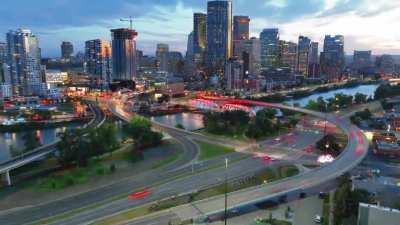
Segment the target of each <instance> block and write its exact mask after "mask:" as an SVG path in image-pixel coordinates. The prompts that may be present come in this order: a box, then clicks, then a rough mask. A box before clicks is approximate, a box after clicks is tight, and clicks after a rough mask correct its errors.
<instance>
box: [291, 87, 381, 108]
mask: <svg viewBox="0 0 400 225" xmlns="http://www.w3.org/2000/svg"><path fill="white" fill-rule="evenodd" d="M378 86H379V85H378V84H369V85H360V86H357V87H352V88H341V89H337V90H332V91H328V92H324V93H315V94H312V95H310V96H307V97H304V98H300V99H295V100H290V101H288V103H289V104H291V105H292V104H296V103H297V104H299V105H300V106H301V107H304V106H306V105H307V104H308V102H309V101H310V100H317V99H318V98H319V97H323V98H324V99H325V100H326V99H329V98H333V97H335V94H338V93H343V94H345V95H352V96H354V95H355V94H357V93H361V94H364V95H367V96H372V97H374V93H375V90H376V89H377V88H378Z"/></svg>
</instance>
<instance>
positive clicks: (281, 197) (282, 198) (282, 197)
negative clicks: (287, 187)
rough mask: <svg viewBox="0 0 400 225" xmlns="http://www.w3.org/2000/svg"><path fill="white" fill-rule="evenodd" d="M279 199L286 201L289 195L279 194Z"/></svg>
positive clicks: (282, 201)
mask: <svg viewBox="0 0 400 225" xmlns="http://www.w3.org/2000/svg"><path fill="white" fill-rule="evenodd" d="M278 201H279V202H280V203H285V202H287V195H281V196H279V199H278Z"/></svg>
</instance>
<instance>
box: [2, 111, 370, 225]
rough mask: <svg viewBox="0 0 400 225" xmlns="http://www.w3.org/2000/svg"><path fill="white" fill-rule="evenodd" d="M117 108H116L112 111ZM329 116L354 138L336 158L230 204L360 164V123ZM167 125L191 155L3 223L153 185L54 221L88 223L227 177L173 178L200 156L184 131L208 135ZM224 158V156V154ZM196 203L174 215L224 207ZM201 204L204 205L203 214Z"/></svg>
mask: <svg viewBox="0 0 400 225" xmlns="http://www.w3.org/2000/svg"><path fill="white" fill-rule="evenodd" d="M257 104H258V103H257ZM263 104H264V103H263ZM265 106H267V107H276V108H287V109H290V110H294V111H300V112H303V113H308V114H311V115H314V116H317V117H320V118H325V115H324V114H322V113H317V112H311V111H308V110H304V109H296V108H292V107H288V106H283V105H278V104H273V105H271V104H268V105H265ZM114 113H116V112H115V111H114ZM120 113H121V114H122V115H123V114H124V113H125V112H123V111H122V112H120ZM125 116H129V114H126V115H125ZM127 118H130V117H126V119H127ZM327 119H328V121H330V122H333V123H336V124H338V125H339V127H340V128H342V129H343V130H344V131H345V132H346V133H347V134H348V136H349V137H350V138H349V140H350V141H349V143H348V145H347V147H346V149H345V151H344V152H343V154H342V155H341V156H340V157H339V158H338V159H337V160H336V161H335V162H334V163H332V164H329V165H327V166H325V167H322V168H321V169H317V170H312V171H310V172H306V173H304V174H301V175H299V176H296V177H293V178H290V179H287V180H283V181H280V182H277V183H274V184H269V185H265V186H260V187H255V188H251V189H247V190H243V191H239V192H235V193H231V194H230V202H229V205H230V206H231V207H232V206H240V205H245V204H250V203H253V202H257V201H260V200H262V199H266V198H270V197H273V196H274V195H280V194H284V193H290V192H292V191H298V190H299V189H304V188H310V187H314V186H316V185H318V184H321V183H324V182H325V181H329V180H332V179H334V178H336V177H338V176H340V175H341V174H343V173H345V172H346V171H348V170H350V169H351V168H353V167H354V166H355V165H357V164H358V163H359V162H360V161H361V160H362V158H363V157H364V154H366V152H367V151H366V149H367V148H368V142H367V141H366V139H365V137H364V136H363V135H362V134H360V133H359V130H358V128H357V127H354V126H352V125H351V124H350V123H349V122H348V121H347V120H342V119H339V118H337V117H335V116H331V115H329V116H327ZM163 129H167V130H168V133H170V134H171V136H174V137H175V138H177V140H178V141H180V142H182V143H183V145H184V146H185V150H189V154H188V153H186V154H185V155H188V156H189V157H187V158H186V157H184V158H183V159H182V158H181V159H180V160H179V162H175V163H173V164H171V165H169V166H168V168H160V169H159V170H155V171H150V172H145V173H143V174H142V175H139V176H137V177H135V179H127V180H124V181H121V182H118V183H115V184H113V185H109V186H107V187H99V188H98V189H96V190H93V191H90V192H87V193H83V194H79V195H77V196H72V197H70V198H67V199H62V200H59V201H55V202H51V203H44V204H43V205H41V206H34V207H32V208H28V209H23V210H20V211H16V212H11V213H8V214H4V215H1V216H0V224H10V225H13V224H29V223H30V222H32V221H37V220H40V219H43V218H47V217H51V216H52V215H58V214H62V213H65V212H69V211H71V210H73V209H79V208H81V207H84V206H90V205H91V204H96V203H101V202H102V201H105V200H107V199H110V198H112V197H115V196H117V195H121V193H129V192H130V191H134V190H137V189H139V188H143V187H152V196H151V197H150V198H148V199H144V200H140V201H129V200H128V199H127V198H123V199H120V200H117V201H110V202H109V203H104V204H101V206H99V207H97V208H95V207H94V208H93V209H91V210H87V211H83V212H81V213H77V214H76V215H73V216H71V217H68V218H66V219H64V220H60V221H58V222H55V223H53V224H88V223H90V222H92V221H95V220H96V219H99V218H102V217H104V216H108V215H112V214H114V213H118V212H121V211H123V210H126V209H129V208H132V207H135V206H140V205H143V204H145V203H149V202H152V201H156V200H159V199H162V198H167V197H170V196H174V195H177V194H180V193H187V192H190V191H194V190H198V189H200V188H205V187H207V186H212V185H215V184H218V183H221V182H222V179H221V178H223V177H224V176H225V171H224V170H221V169H213V170H206V171H205V172H202V173H196V174H193V175H192V176H186V177H183V178H180V179H178V180H176V178H175V179H174V177H176V176H179V175H182V174H187V173H188V172H189V173H190V171H191V169H192V167H191V164H192V163H193V162H194V160H195V158H196V156H197V149H196V150H193V151H192V150H191V149H194V148H195V146H193V142H191V141H187V140H188V138H186V137H185V136H190V137H199V138H204V135H199V134H194V133H191V132H187V131H182V130H179V129H176V128H171V127H164V128H163ZM357 144H360V145H359V147H357ZM238 155H240V154H235V155H234V156H233V157H236V158H238V157H239V156H238ZM232 160H234V159H232ZM220 161H222V160H221V159H220ZM220 163H221V162H220ZM279 163H280V162H278V163H276V164H277V165H278V164H279ZM209 164H211V166H210V167H213V166H212V164H215V165H216V164H218V162H216V161H214V162H213V161H210V162H207V163H206V164H203V165H201V164H196V170H197V169H198V168H197V167H204V168H208V167H209ZM266 166H270V165H265V163H261V162H256V161H254V159H249V158H247V159H244V160H241V161H239V162H237V163H235V164H233V165H231V166H230V167H229V170H228V176H229V177H230V178H231V179H233V178H241V177H246V176H249V174H251V173H254V172H255V171H258V170H261V169H262V168H265V167H266ZM160 182H161V183H160ZM157 183H159V185H157V186H154V185H155V184H157ZM153 187H154V188H153ZM195 204H196V207H195V208H196V210H193V209H194V208H191V207H190V206H183V208H180V209H182V210H181V211H177V212H175V213H174V216H176V215H179V217H181V218H185V217H188V218H196V217H201V216H203V215H205V214H206V215H212V214H214V213H218V212H220V210H221V209H222V207H221V199H220V198H219V197H217V198H213V199H209V200H204V201H201V202H199V203H195ZM198 209H201V213H200V212H199V210H198ZM22 215H23V216H22ZM144 224H145V223H144Z"/></svg>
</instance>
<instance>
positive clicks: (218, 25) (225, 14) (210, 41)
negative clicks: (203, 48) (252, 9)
mask: <svg viewBox="0 0 400 225" xmlns="http://www.w3.org/2000/svg"><path fill="white" fill-rule="evenodd" d="M232 20H233V18H232V1H230V0H219V1H209V2H208V5H207V61H208V65H209V67H210V69H211V71H212V72H217V73H219V74H222V70H223V69H224V64H225V62H226V61H227V60H228V59H229V58H230V57H232V55H233V32H232Z"/></svg>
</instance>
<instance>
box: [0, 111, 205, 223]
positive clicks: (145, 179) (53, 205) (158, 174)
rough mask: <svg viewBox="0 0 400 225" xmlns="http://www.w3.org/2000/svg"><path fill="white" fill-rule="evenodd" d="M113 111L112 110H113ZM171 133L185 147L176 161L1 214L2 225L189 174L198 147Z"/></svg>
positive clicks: (125, 115) (183, 137) (124, 116)
mask: <svg viewBox="0 0 400 225" xmlns="http://www.w3.org/2000/svg"><path fill="white" fill-rule="evenodd" d="M111 111H113V110H112V108H111ZM118 115H119V117H121V119H123V120H125V121H129V120H130V119H131V117H130V116H131V115H129V114H124V115H120V114H118ZM165 129H168V128H165ZM168 133H169V134H170V135H171V136H173V137H174V138H175V139H176V140H177V141H179V142H180V143H181V144H182V148H183V150H184V152H185V153H184V154H183V155H182V156H181V157H180V158H179V159H178V160H176V161H175V162H173V163H171V164H169V165H167V166H165V167H161V168H159V169H155V170H152V171H149V172H144V173H142V174H139V175H138V176H136V177H133V178H127V179H125V180H122V181H120V182H116V183H113V184H111V185H107V186H104V187H98V188H96V189H94V190H91V191H88V192H85V193H80V194H77V195H75V196H71V197H67V198H64V199H59V200H55V201H53V202H47V203H43V204H41V205H35V206H30V207H27V208H24V209H21V210H15V211H13V210H11V211H9V212H5V213H3V214H0V224H7V225H20V224H30V223H32V221H39V220H41V219H44V218H48V217H52V216H54V215H59V214H63V213H68V212H70V211H72V210H75V209H79V208H82V207H85V206H90V205H93V204H98V203H100V204H101V203H104V201H109V199H112V198H113V197H115V196H119V195H121V194H125V193H129V192H132V191H134V190H136V189H139V188H143V187H146V186H148V185H152V184H156V183H157V182H160V181H162V180H164V181H166V180H168V178H170V177H176V176H179V175H181V174H182V173H184V172H188V171H189V172H190V166H186V167H184V166H185V165H189V164H190V163H191V162H192V161H193V160H195V159H196V157H197V155H198V146H197V145H196V144H195V143H194V142H193V141H191V140H190V139H188V138H187V137H186V136H185V135H183V134H182V133H180V130H176V129H170V130H169V131H168ZM81 219H82V218H81ZM33 223H35V222H33ZM70 224H80V222H77V223H75V222H71V223H70Z"/></svg>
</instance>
